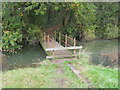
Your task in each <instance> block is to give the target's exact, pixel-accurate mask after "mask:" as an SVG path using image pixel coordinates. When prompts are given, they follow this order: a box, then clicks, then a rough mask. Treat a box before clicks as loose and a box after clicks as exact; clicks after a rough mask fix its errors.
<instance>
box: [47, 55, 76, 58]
mask: <svg viewBox="0 0 120 90" xmlns="http://www.w3.org/2000/svg"><path fill="white" fill-rule="evenodd" d="M62 57H76V56H75V55H59V56H57V55H56V56H47V57H46V58H47V59H52V58H62Z"/></svg>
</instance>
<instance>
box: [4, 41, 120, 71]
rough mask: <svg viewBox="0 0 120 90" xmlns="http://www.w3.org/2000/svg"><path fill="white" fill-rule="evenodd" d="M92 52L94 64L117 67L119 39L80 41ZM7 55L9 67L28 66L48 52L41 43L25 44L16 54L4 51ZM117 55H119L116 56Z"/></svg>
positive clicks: (38, 60)
mask: <svg viewBox="0 0 120 90" xmlns="http://www.w3.org/2000/svg"><path fill="white" fill-rule="evenodd" d="M79 44H80V45H82V46H83V47H84V48H85V51H86V52H87V53H89V54H90V60H91V62H93V64H95V65H98V64H101V65H103V66H111V67H117V65H118V62H117V61H118V54H117V52H118V40H94V41H90V42H79ZM4 54H5V55H6V57H7V69H9V70H11V69H16V68H19V67H20V68H21V67H28V66H31V65H33V63H38V62H40V61H43V60H44V59H45V57H46V53H45V51H44V50H43V48H42V47H41V46H40V45H36V46H24V47H23V48H22V50H21V51H20V52H18V53H16V54H9V53H4ZM116 55H117V56H116Z"/></svg>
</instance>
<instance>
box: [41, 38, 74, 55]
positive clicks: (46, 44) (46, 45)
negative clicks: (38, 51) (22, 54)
mask: <svg viewBox="0 0 120 90" xmlns="http://www.w3.org/2000/svg"><path fill="white" fill-rule="evenodd" d="M43 47H44V49H45V50H46V49H47V48H61V49H62V48H64V47H63V46H62V45H61V44H59V43H58V42H56V41H53V40H50V41H49V42H43ZM49 54H50V55H51V54H52V52H51V53H49ZM54 55H55V56H60V55H61V56H63V55H72V53H71V52H70V51H65V50H57V51H54Z"/></svg>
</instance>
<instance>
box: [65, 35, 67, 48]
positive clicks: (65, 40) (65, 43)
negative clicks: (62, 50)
mask: <svg viewBox="0 0 120 90" xmlns="http://www.w3.org/2000/svg"><path fill="white" fill-rule="evenodd" d="M65 47H67V34H66V35H65Z"/></svg>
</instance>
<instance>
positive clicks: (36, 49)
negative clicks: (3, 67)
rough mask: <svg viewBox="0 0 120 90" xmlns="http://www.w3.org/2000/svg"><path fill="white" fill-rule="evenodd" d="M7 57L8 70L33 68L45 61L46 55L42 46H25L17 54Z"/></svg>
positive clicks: (7, 54)
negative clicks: (35, 64)
mask: <svg viewBox="0 0 120 90" xmlns="http://www.w3.org/2000/svg"><path fill="white" fill-rule="evenodd" d="M5 55H6V56H7V69H9V70H10V69H15V68H18V67H26V66H32V65H33V64H34V63H38V62H40V61H42V60H44V59H45V57H46V53H45V51H44V50H43V48H42V47H41V46H40V45H36V46H24V47H23V48H22V50H21V51H20V52H18V53H16V54H9V53H5Z"/></svg>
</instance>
